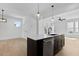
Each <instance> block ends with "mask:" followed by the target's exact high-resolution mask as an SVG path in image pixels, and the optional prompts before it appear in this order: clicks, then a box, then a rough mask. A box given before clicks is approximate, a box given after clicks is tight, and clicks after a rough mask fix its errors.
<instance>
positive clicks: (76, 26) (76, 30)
mask: <svg viewBox="0 0 79 59" xmlns="http://www.w3.org/2000/svg"><path fill="white" fill-rule="evenodd" d="M75 32H78V21H76V22H75Z"/></svg>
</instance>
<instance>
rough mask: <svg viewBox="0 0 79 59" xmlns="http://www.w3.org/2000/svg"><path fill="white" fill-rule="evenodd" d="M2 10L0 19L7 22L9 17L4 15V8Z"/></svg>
mask: <svg viewBox="0 0 79 59" xmlns="http://www.w3.org/2000/svg"><path fill="white" fill-rule="evenodd" d="M1 12H2V14H1V18H0V21H1V22H7V19H6V18H5V17H4V10H3V9H2V10H1Z"/></svg>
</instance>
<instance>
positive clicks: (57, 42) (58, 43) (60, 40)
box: [54, 35, 65, 55]
mask: <svg viewBox="0 0 79 59" xmlns="http://www.w3.org/2000/svg"><path fill="white" fill-rule="evenodd" d="M64 45H65V38H64V35H59V36H54V55H56V54H57V53H58V52H59V51H60V50H61V49H62V48H63V46H64Z"/></svg>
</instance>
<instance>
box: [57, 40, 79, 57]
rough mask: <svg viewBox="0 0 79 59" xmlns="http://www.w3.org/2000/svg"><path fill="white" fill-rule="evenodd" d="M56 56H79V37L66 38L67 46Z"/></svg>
mask: <svg viewBox="0 0 79 59" xmlns="http://www.w3.org/2000/svg"><path fill="white" fill-rule="evenodd" d="M56 56H79V38H66V41H65V46H64V47H63V49H62V50H61V51H60V52H59V53H58V54H57V55H56Z"/></svg>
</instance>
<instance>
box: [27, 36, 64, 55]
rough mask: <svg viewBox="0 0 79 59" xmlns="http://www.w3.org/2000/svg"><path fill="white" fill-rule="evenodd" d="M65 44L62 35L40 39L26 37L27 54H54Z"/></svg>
mask: <svg viewBox="0 0 79 59" xmlns="http://www.w3.org/2000/svg"><path fill="white" fill-rule="evenodd" d="M64 45H65V38H64V35H58V36H53V37H51V38H45V39H40V40H33V39H31V38H27V55H28V56H54V55H56V54H57V53H58V52H59V51H60V50H61V49H62V48H63V46H64Z"/></svg>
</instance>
